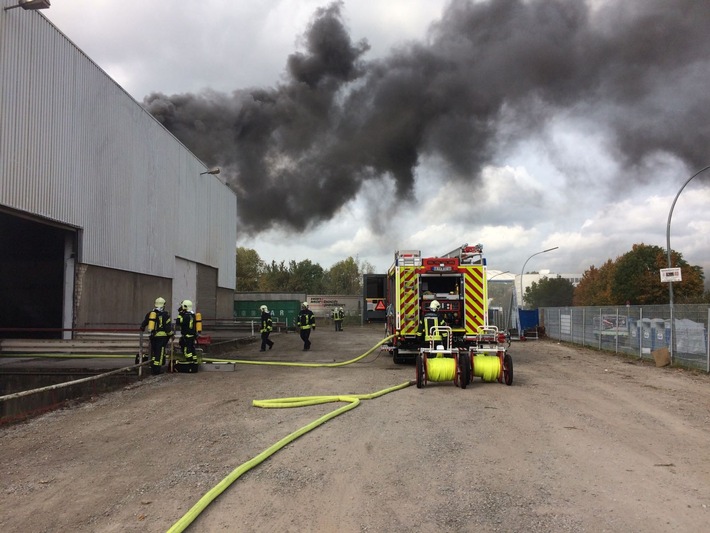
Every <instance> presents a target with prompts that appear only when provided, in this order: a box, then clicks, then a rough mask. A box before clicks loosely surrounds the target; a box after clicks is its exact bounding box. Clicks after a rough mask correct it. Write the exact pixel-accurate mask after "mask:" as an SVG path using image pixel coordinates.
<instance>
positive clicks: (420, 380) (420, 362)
mask: <svg viewBox="0 0 710 533" xmlns="http://www.w3.org/2000/svg"><path fill="white" fill-rule="evenodd" d="M415 362H416V365H417V388H418V389H421V388H422V387H423V386H424V358H423V357H422V354H420V353H418V354H417V357H416V359H415Z"/></svg>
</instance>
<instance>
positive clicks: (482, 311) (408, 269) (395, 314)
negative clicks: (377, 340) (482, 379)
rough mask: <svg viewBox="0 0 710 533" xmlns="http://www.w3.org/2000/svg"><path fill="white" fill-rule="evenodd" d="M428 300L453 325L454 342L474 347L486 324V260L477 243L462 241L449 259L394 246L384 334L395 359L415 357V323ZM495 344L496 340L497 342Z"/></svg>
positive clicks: (402, 360)
mask: <svg viewBox="0 0 710 533" xmlns="http://www.w3.org/2000/svg"><path fill="white" fill-rule="evenodd" d="M432 300H438V301H439V303H440V304H441V308H440V311H439V314H440V315H441V316H442V317H443V318H444V320H445V321H446V325H447V326H448V327H450V328H451V334H452V345H453V346H454V347H456V348H458V349H461V350H466V351H475V347H476V346H478V345H479V344H480V341H481V331H484V330H486V328H487V325H488V287H487V283H486V261H485V259H484V257H483V247H482V246H481V245H480V244H477V245H475V246H468V245H467V244H464V245H463V246H461V248H459V249H458V251H457V252H456V253H452V254H448V256H447V257H422V255H421V252H420V251H419V250H398V251H396V252H395V254H394V264H393V265H392V266H391V267H390V269H389V271H388V273H387V304H388V305H387V335H388V336H389V335H394V338H393V339H392V340H391V341H390V344H389V349H390V351H391V352H392V357H393V360H394V362H395V363H405V362H408V361H411V360H413V359H414V358H415V357H416V355H417V353H418V352H419V349H420V346H421V340H420V337H419V336H418V335H417V332H418V329H419V321H420V320H421V318H422V317H423V315H424V314H425V313H426V311H427V310H428V308H429V304H430V303H431V301H432ZM495 342H498V339H496V340H495Z"/></svg>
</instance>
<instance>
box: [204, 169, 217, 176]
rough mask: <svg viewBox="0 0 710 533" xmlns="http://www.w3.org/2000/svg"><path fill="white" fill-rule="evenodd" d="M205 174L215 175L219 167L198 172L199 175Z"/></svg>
mask: <svg viewBox="0 0 710 533" xmlns="http://www.w3.org/2000/svg"><path fill="white" fill-rule="evenodd" d="M205 174H212V175H213V176H216V175H217V174H219V167H217V168H213V169H212V170H206V171H205V172H200V176H204V175H205Z"/></svg>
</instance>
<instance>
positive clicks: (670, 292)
mask: <svg viewBox="0 0 710 533" xmlns="http://www.w3.org/2000/svg"><path fill="white" fill-rule="evenodd" d="M708 169H710V166H707V167H705V168H703V169H701V170H698V171H697V172H696V173H695V174H693V175H692V176H690V177H689V178H688V179H687V180H686V182H685V183H684V184H683V186H682V187H681V188H680V190H679V191H678V194H676V195H675V198H674V199H673V203H672V204H671V210H670V211H669V212H668V223H667V224H666V255H667V257H668V268H672V265H671V217H672V216H673V209H674V208H675V203H676V202H677V201H678V197H679V196H680V193H682V192H683V189H685V186H686V185H688V183H690V181H691V180H692V179H693V178H694V177H695V176H697V175H698V174H702V173H703V172H705V171H706V170H708ZM668 303H669V306H670V310H671V338H670V339H669V343H668V344H669V345H670V346H669V347H668V355H669V356H670V358H671V363H672V362H673V351H674V350H673V345H674V341H675V334H674V329H675V328H674V327H673V282H672V281H669V282H668Z"/></svg>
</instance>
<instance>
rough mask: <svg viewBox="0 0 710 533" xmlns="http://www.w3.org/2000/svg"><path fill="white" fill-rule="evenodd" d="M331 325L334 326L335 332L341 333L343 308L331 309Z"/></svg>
mask: <svg viewBox="0 0 710 533" xmlns="http://www.w3.org/2000/svg"><path fill="white" fill-rule="evenodd" d="M333 323H334V324H335V331H343V308H342V307H337V306H336V307H334V308H333Z"/></svg>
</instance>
